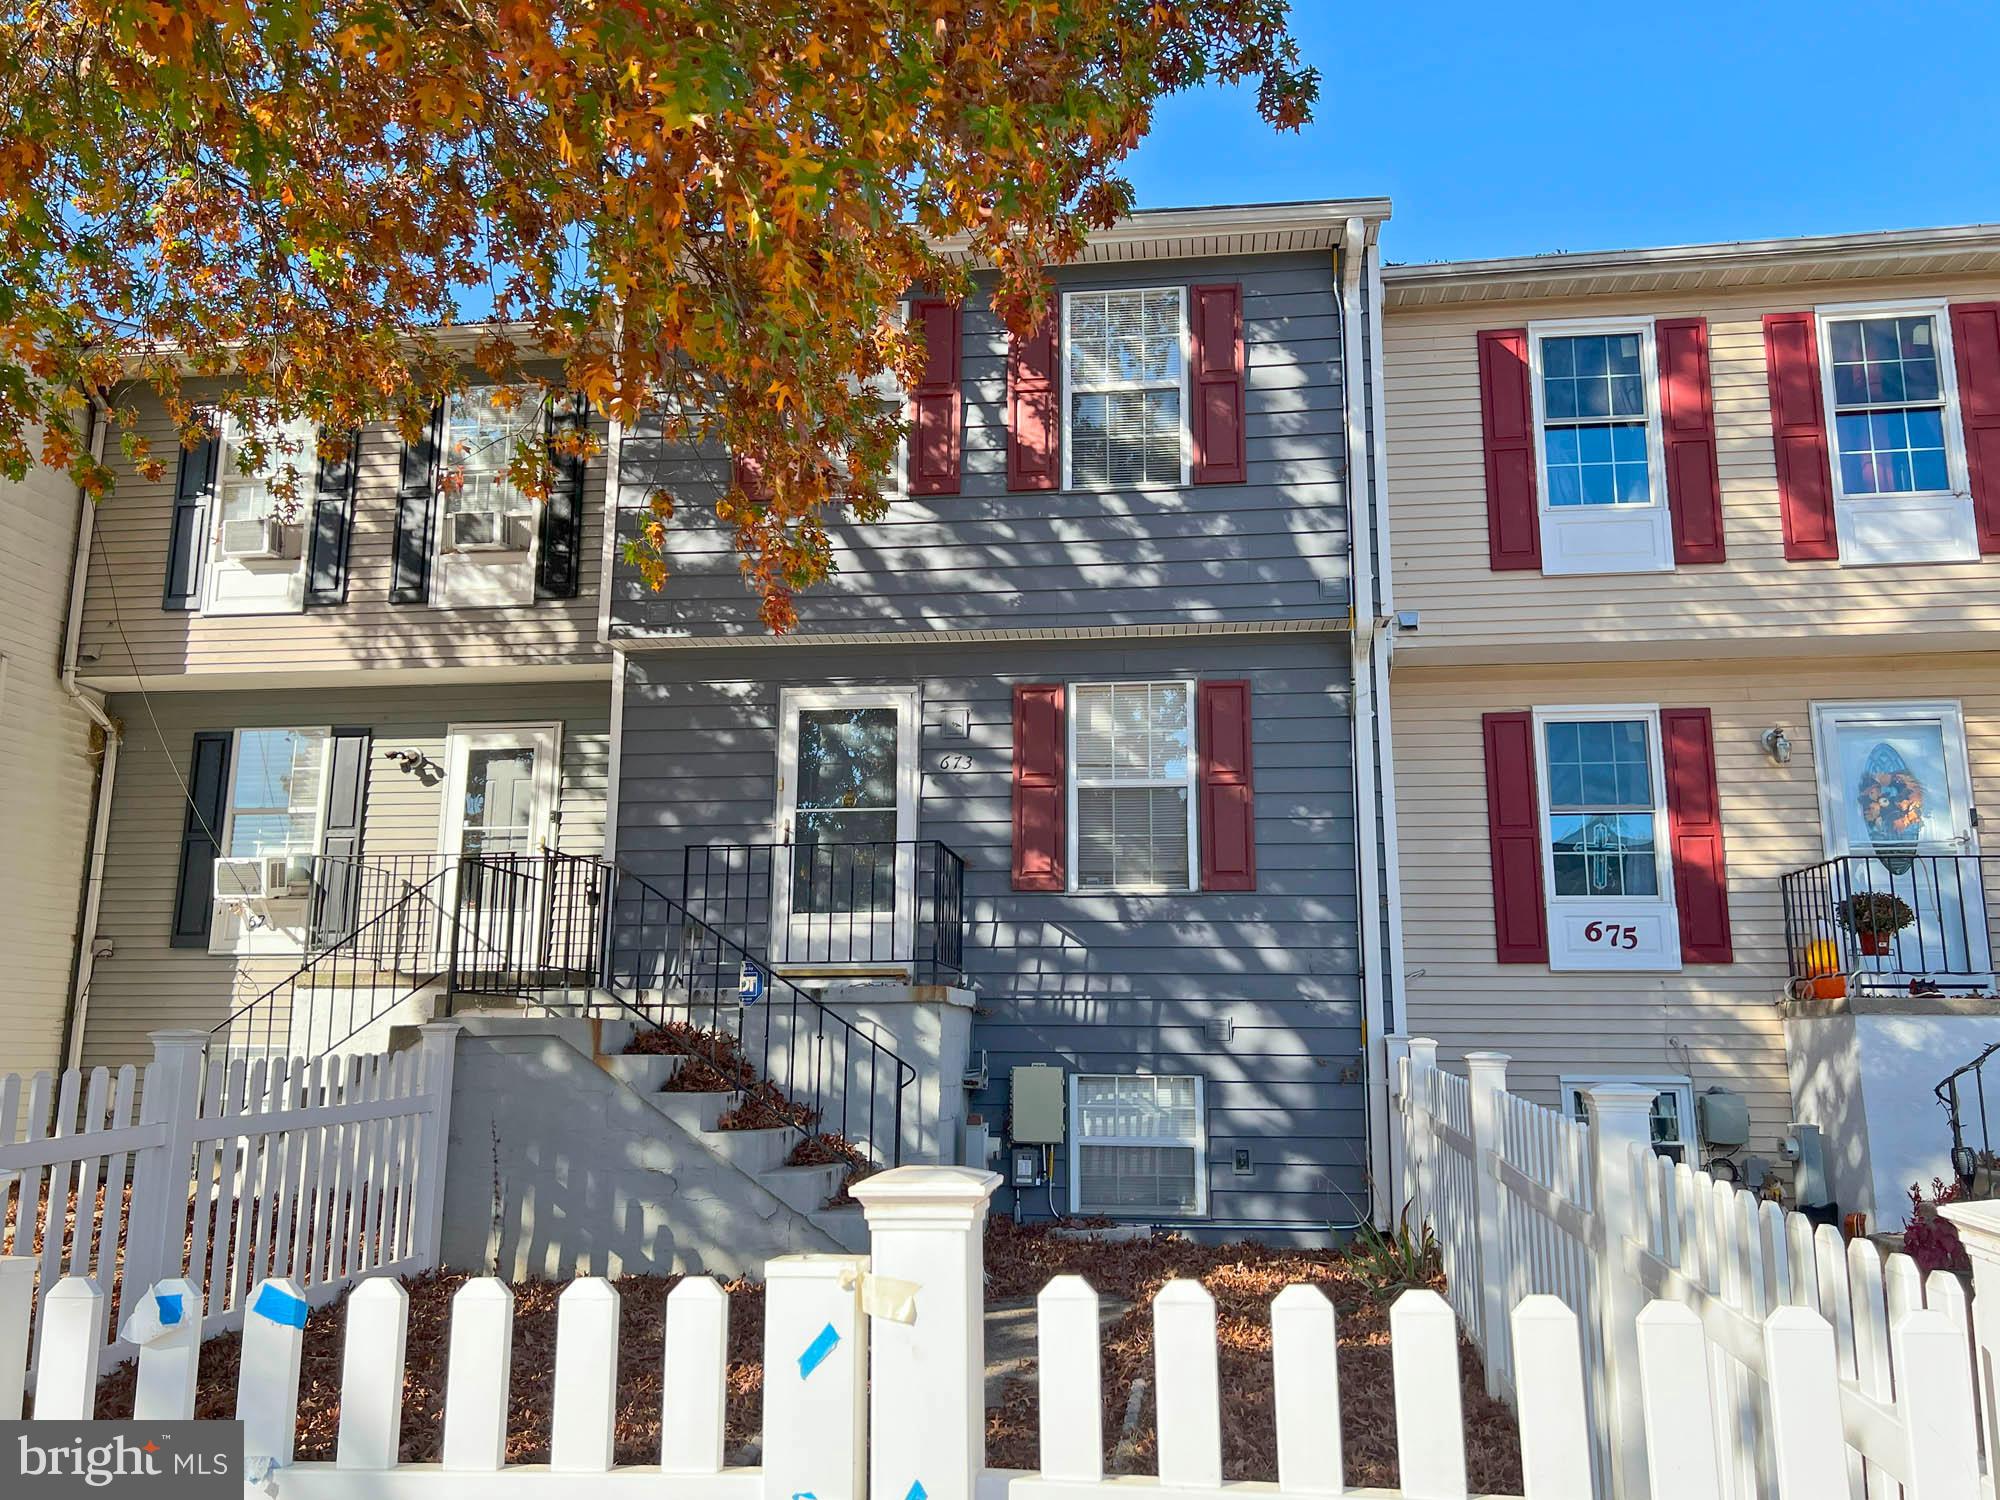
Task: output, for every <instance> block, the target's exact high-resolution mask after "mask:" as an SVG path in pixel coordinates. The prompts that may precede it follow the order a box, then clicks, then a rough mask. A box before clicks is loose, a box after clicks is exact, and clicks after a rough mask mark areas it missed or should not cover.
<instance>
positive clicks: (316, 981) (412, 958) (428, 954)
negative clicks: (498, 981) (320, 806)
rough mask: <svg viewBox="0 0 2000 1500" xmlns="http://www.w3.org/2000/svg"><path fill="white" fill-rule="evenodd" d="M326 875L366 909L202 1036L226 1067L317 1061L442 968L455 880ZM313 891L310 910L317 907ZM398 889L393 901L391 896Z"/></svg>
mask: <svg viewBox="0 0 2000 1500" xmlns="http://www.w3.org/2000/svg"><path fill="white" fill-rule="evenodd" d="M337 864H338V866H339V868H338V869H337V870H334V871H332V872H331V873H333V874H335V876H336V878H338V879H339V880H340V881H341V882H343V886H344V888H345V889H346V890H347V891H349V892H350V893H351V894H354V895H356V896H359V895H361V894H363V893H365V894H366V896H367V898H368V900H369V902H370V903H371V905H370V907H368V908H366V909H361V908H351V909H350V910H352V911H353V913H354V916H355V917H356V920H351V921H346V922H345V925H346V927H347V931H346V934H345V935H344V936H343V937H342V938H340V939H339V940H338V941H332V942H329V943H327V944H326V945H324V946H319V950H318V951H317V952H315V953H313V954H312V956H311V957H310V958H308V959H307V960H306V961H305V962H304V963H303V964H301V965H299V967H298V968H297V969H295V970H294V971H293V972H292V973H290V974H288V975H286V976H285V977H284V978H283V979H281V980H279V981H278V983H276V984H274V985H272V986H271V987H270V988H269V989H267V990H265V991H263V992H262V993H261V994H259V995H258V996H257V997H256V998H255V999H254V1000H251V1001H250V1002H249V1003H248V1004H246V1005H243V1006H241V1007H239V1008H238V1009H236V1010H235V1011H233V1012H232V1013H231V1014H230V1015H229V1017H228V1019H226V1020H224V1021H223V1022H222V1023H221V1024H220V1025H218V1026H215V1027H214V1028H212V1029H211V1030H210V1033H209V1035H210V1037H211V1041H210V1043H209V1050H210V1053H211V1055H219V1056H220V1057H221V1058H222V1059H223V1061H224V1063H225V1065H226V1064H227V1062H228V1060H229V1057H230V1056H231V1055H232V1054H238V1053H240V1054H245V1055H247V1054H250V1053H258V1054H263V1055H270V1054H283V1055H285V1056H290V1057H305V1058H316V1057H320V1056H322V1055H324V1054H325V1053H328V1052H331V1051H332V1050H333V1049H334V1048H336V1047H338V1046H340V1045H341V1044H342V1043H343V1042H346V1041H347V1040H349V1039H350V1038H352V1037H353V1036H355V1035H356V1034H357V1033H359V1032H361V1031H362V1030H364V1029H365V1028H366V1027H367V1026H369V1025H370V1024H371V1023H373V1022H375V1021H377V1020H380V1019H381V1018H382V1017H383V1016H385V1015H388V1014H389V1013H390V1012H391V1011H393V1010H395V1009H396V1007H397V1006H399V1005H401V1004H402V1003H403V1002H404V1001H405V1000H407V999H409V998H410V997H411V996H413V995H415V994H417V993H418V992H419V991H421V990H423V989H425V988H427V987H428V986H430V985H432V984H435V983H437V982H438V980H439V979H440V978H442V977H443V976H444V975H445V973H446V971H447V970H448V969H449V967H450V963H451V939H452V930H453V929H452V924H451V921H450V918H449V914H448V913H449V907H448V905H447V903H448V900H449V894H450V889H451V885H452V882H453V880H454V878H455V875H456V872H455V871H454V870H453V869H452V868H451V867H450V866H448V865H447V866H444V867H443V868H439V869H436V870H434V871H433V872H432V873H431V874H430V875H428V876H426V877H424V878H423V879H422V880H421V881H420V882H418V883H417V884H414V885H412V884H410V883H409V882H408V881H407V880H402V879H400V878H397V879H395V880H392V879H391V878H390V877H389V876H388V875H387V874H386V873H382V874H380V876H379V878H378V875H377V873H376V872H370V871H364V870H362V869H360V868H359V867H358V862H355V861H338V862H337ZM324 890H325V887H324V886H323V885H322V886H321V887H319V888H318V890H317V891H316V893H315V895H314V898H313V901H312V909H313V911H314V913H315V915H317V913H318V912H319V911H320V909H321V908H322V906H323V904H324ZM397 890H400V891H401V894H400V895H397V894H395V892H396V891H397Z"/></svg>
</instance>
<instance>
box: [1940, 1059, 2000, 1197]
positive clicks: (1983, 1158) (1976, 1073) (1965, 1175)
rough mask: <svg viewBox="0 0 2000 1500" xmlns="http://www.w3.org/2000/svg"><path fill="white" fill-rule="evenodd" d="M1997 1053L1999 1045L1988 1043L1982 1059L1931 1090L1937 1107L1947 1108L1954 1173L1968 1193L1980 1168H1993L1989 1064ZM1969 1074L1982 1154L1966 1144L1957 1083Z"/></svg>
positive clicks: (1962, 1068) (1970, 1063) (1957, 1070)
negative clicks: (1975, 1106)
mask: <svg viewBox="0 0 2000 1500" xmlns="http://www.w3.org/2000/svg"><path fill="white" fill-rule="evenodd" d="M1995 1053H2000V1042H1992V1043H1989V1044H1988V1045H1987V1047H1986V1049H1985V1050H1984V1051H1983V1052H1981V1053H1980V1054H1979V1056H1977V1057H1975V1058H1973V1060H1972V1061H1971V1062H1969V1063H1965V1064H1963V1065H1962V1066H1960V1067H1956V1068H1954V1069H1952V1070H1951V1072H1950V1073H1948V1074H1947V1075H1946V1076H1945V1077H1944V1078H1943V1079H1942V1080H1941V1081H1940V1082H1939V1083H1938V1086H1937V1087H1936V1088H1935V1089H1933V1090H1931V1092H1932V1093H1934V1094H1936V1095H1937V1100H1938V1103H1939V1104H1941V1105H1943V1106H1944V1112H1945V1119H1946V1121H1947V1122H1948V1123H1949V1124H1950V1126H1951V1169H1952V1171H1953V1173H1954V1174H1956V1175H1957V1177H1958V1180H1959V1181H1960V1182H1961V1183H1962V1184H1964V1186H1965V1187H1966V1188H1968V1189H1970V1188H1971V1186H1972V1184H1973V1181H1974V1179H1975V1178H1977V1176H1978V1175H1979V1169H1980V1167H1981V1166H1982V1165H1987V1166H1990V1165H1992V1164H1993V1134H1992V1131H1991V1129H1990V1127H1989V1124H1988V1121H1987V1116H1986V1061H1987V1059H1988V1058H1990V1057H1992V1056H1993V1055H1994V1054H1995ZM1968 1073H1970V1074H1971V1075H1972V1084H1973V1090H1974V1097H1975V1098H1976V1099H1977V1101H1978V1103H1979V1150H1978V1151H1976V1152H1975V1151H1974V1150H1973V1149H1972V1148H1971V1147H1970V1146H1968V1145H1966V1144H1965V1120H1964V1115H1963V1110H1962V1108H1961V1106H1960V1104H1959V1098H1958V1082H1959V1080H1960V1079H1961V1078H1963V1077H1965V1075H1966V1074H1968Z"/></svg>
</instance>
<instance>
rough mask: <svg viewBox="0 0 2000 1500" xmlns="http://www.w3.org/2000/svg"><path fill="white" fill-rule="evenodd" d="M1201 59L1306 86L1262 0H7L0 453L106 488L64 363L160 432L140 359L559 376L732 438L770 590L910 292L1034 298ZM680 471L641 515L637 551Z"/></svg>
mask: <svg viewBox="0 0 2000 1500" xmlns="http://www.w3.org/2000/svg"><path fill="white" fill-rule="evenodd" d="M1205 79H1220V80H1225V81H1236V80H1252V81H1254V83H1255V85H1256V89H1257V97H1258V104H1259V108H1260V110H1261V111H1262V113H1263V115H1264V117H1265V118H1266V119H1267V120H1269V121H1270V122H1271V123H1272V124H1273V125H1275V126H1279V127H1291V126H1296V125H1298V124H1300V123H1301V122H1303V121H1304V120H1305V119H1306V118H1307V117H1308V115H1309V113H1310V110H1311V107H1312V104H1313V100H1314V98H1315V95H1316V91H1317V76H1316V74H1315V73H1314V72H1313V71H1312V70H1310V69H1308V68H1305V67H1304V66H1302V64H1301V63H1300V60H1299V58H1298V56H1297V52H1296V49H1295V47H1294V46H1293V43H1292V41H1291V39H1290V37H1289V36H1288V34H1287V31H1286V7H1285V5H1284V4H1283V3H1282V0H1206V3H1186V4H1170V3H1160V0H813V3H810V4H804V3H780V0H548V3H537V4H533V5H530V4H526V3H523V0H444V3H440V4H432V5H409V4H406V3H401V0H331V3H326V4H320V5H308V4H305V3H302V0H37V3H32V4H31V3H28V0H0V473H6V474H10V475H18V474H19V473H20V472H22V471H23V469H24V468H25V466H26V464H27V463H28V462H29V461H30V460H31V459H34V458H39V459H41V460H42V461H44V462H49V463H55V464H59V465H60V466H62V467H65V468H67V469H69V470H70V472H71V473H72V474H73V475H75V476H76V477H77V479H78V480H79V482H83V483H87V484H89V485H90V486H91V487H92V489H93V491H94V492H96V491H102V490H104V489H105V488H106V487H107V486H108V485H109V482H110V476H109V474H108V473H107V472H105V471H104V470H102V469H99V468H98V467H97V466H96V465H95V464H94V463H93V462H92V460H91V459H90V456H89V451H90V450H89V447H88V444H87V442H86V441H85V438H84V420H83V418H84V409H85V403H86V402H87V401H90V400H95V401H97V402H98V403H100V404H101V405H102V406H104V407H105V408H106V409H107V410H108V412H109V415H110V419H111V422H112V431H113V435H114V436H115V438H116V441H117V442H118V443H119V444H120V446H121V447H122V448H123V450H124V451H125V453H126V454H127V456H128V458H129V460H130V461H131V462H132V463H133V464H134V465H136V466H137V467H138V468H139V469H140V470H141V472H146V473H158V472H161V470H162V469H163V467H164V463H165V461H166V460H167V459H170V458H171V453H168V454H165V455H162V454H160V453H158V452H155V451H153V450H152V448H151V447H150V446H149V445H148V444H147V442H146V441H145V439H144V438H143V437H141V436H140V435H139V433H138V431H137V430H136V411H135V409H134V395H135V393H136V392H137V391H139V390H140V389H142V388H146V387H150V388H152V389H154V390H156V391H158V392H159V393H160V395H161V396H162V398H163V399H164V400H165V402H166V405H167V408H168V410H169V412H170V413H171V414H172V416H173V418H174V420H175V421H176V422H177V423H178V424H179V425H180V426H181V428H182V431H183V435H184V437H188V438H192V437H193V436H194V435H195V433H196V432H197V431H199V430H200V429H201V428H202V426H203V425H204V424H205V423H209V422H212V421H213V420H214V413H215V412H216V411H217V410H228V411H231V412H233V413H235V414H236V415H237V416H238V417H239V418H242V419H244V420H246V421H249V420H270V419H273V418H278V419H283V418H290V417H297V416H305V417H309V418H311V419H313V420H314V421H316V422H318V423H320V424H321V425H322V426H323V427H325V428H326V429H328V430H330V431H342V432H344V431H348V430H351V429H352V428H353V427H355V426H356V425H358V424H359V423H361V422H363V421H368V420H384V419H387V420H393V421H395V422H396V423H397V424H398V425H399V426H400V427H401V428H402V429H403V430H404V431H405V432H414V431H417V430H419V429H420V428H421V426H422V424H423V422H424V420H425V414H426V413H428V411H429V410H430V409H431V407H432V406H433V405H434V404H435V403H436V402H437V401H438V400H440V399H441V398H442V397H443V396H444V395H446V394H448V393H449V392H451V391H453V390H457V389H462V388H463V387H464V386H465V385H466V384H467V383H468V382H469V381H472V380H475V379H477V380H478V381H480V382H482V383H483V382H486V381H489V380H490V381H496V382H508V383H523V382H526V383H540V384H542V385H544V386H545V387H547V388H555V387H558V386H560V387H566V388H569V389H574V390H579V391H582V392H583V393H584V394H585V395H586V396H587V398H588V399H589V401H590V403H591V405H592V406H593V407H594V408H595V409H596V410H597V412H599V413H600V414H602V415H604V416H607V417H616V418H618V419H619V420H621V421H623V422H626V423H628V424H631V423H635V422H638V421H639V420H640V419H641V415H642V413H644V414H645V421H646V422H647V423H648V424H649V428H650V427H657V428H658V429H659V430H660V432H661V435H662V436H663V437H664V438H665V439H666V440H667V441H669V442H675V443H702V444H708V445H711V446H712V447H713V448H717V449H724V450H727V451H729V452H733V453H742V454H754V455H756V456H757V457H758V459H759V465H758V469H759V473H760V475H761V478H760V482H759V484H758V486H757V490H756V492H755V493H754V494H753V493H748V492H745V491H743V490H741V489H737V490H733V491H732V492H731V493H730V494H728V495H727V496H726V497H725V498H724V500H723V502H722V503H721V505H720V506H719V507H718V514H719V515H720V517H721V519H722V522H723V524H724V525H726V526H728V527H729V528H730V529H731V530H732V532H733V536H734V541H735V545H736V548H737V551H738V553H739V555H740V558H741V563H742V568H743V573H744V576H745V579H746V582H747V584H748V586H749V587H751V588H752V589H754V590H755V591H756V592H757V593H758V594H759V595H760V596H761V598H762V611H763V618H764V620H765V623H766V624H767V625H768V626H769V627H770V628H772V629H773V630H784V629H787V628H789V627H790V626H791V625H792V624H793V623H794V621H795V618H796V610H795V604H794V598H795V596H796V594H797V593H798V592H799V591H801V590H803V589H807V588H810V587H811V586H812V585H813V584H814V583H816V582H818V581H819V580H820V579H822V578H824V577H825V576H826V574H827V572H828V570H829V568H830V566H831V562H832V558H831V551H830V544H829V540H828V530H827V528H828V526H829V525H830V524H832V522H833V521H834V520H836V519H837V518H840V517H843V516H855V517H861V518H864V519H865V518H867V517H870V516H874V515H878V514H880V511H881V507H882V504H883V501H882V499H881V490H882V488H883V486H884V484H885V482H886V481H887V479H888V477H889V470H890V468H891V466H892V465H893V463H894V461H895V453H896V444H897V439H898V437H899V435H900V427H901V423H902V420H903V413H902V412H901V411H900V410H899V409H898V408H897V406H896V405H895V404H894V403H893V402H888V401H885V400H884V399H883V396H882V394H881V393H882V391H883V389H884V388H885V386H886V385H888V384H890V383H892V382H893V381H900V382H902V383H903V384H905V385H907V384H908V383H909V382H910V381H911V380H912V379H913V378H914V376H915V374H916V372H917V370H918V369H919V367H920V365H921V358H922V356H921V350H920V349H918V348H917V347H916V341H915V339H914V338H912V337H911V335H910V334H909V333H907V332H906V331H905V330H904V328H903V327H902V326H901V323H900V320H899V318H898V316H897V312H896V309H897V307H898V304H899V303H900V302H901V301H902V299H904V298H905V297H906V296H907V295H908V294H909V292H910V290H911V289H912V288H914V287H926V288H934V289H937V290H939V291H942V292H945V293H947V294H952V293H959V292H962V291H963V290H964V289H965V288H966V285H967V275H968V271H969V270H970V269H972V268H975V267H978V266H982V265H983V266H987V267H992V268H995V269H997V271H998V273H999V277H998V290H997V297H998V302H999V308H1000V311H1001V313H1002V315H1003V316H1004V317H1006V318H1007V320H1008V321H1009V322H1010V323H1011V324H1013V325H1014V326H1016V327H1025V326H1028V324H1029V320H1030V319H1031V318H1033V317H1034V316H1037V315H1038V314H1039V311H1040V306H1039V304H1040V303H1041V302H1042V301H1043V299H1044V298H1045V297H1046V292H1045V290H1044V284H1043V283H1044V270H1045V267H1046V266H1047V265H1048V264H1050V263H1052V262H1060V261H1061V260H1063V259H1066V258H1068V257H1071V256H1073V255H1074V254H1075V253H1076V252H1077V250H1078V248H1079V247H1080V246H1081V244H1082V243H1083V239H1084V237H1085V235H1086V234H1087V233H1088V232H1089V230H1090V229H1091V228H1093V227H1096V226H1101V225H1103V224H1106V223H1108V222H1109V221H1110V220H1111V219H1113V218H1114V217H1116V216H1117V215H1118V214H1119V213H1121V212H1123V211H1124V210H1125V209H1126V208H1128V207H1129V205H1130V191H1129V189H1128V187H1127V186H1126V184H1125V183H1124V182H1123V181H1122V180H1121V179H1120V178H1119V177H1118V175H1117V169H1118V164H1119V162H1120V160H1121V159H1122V158H1123V156H1124V155H1125V154H1126V153H1127V152H1128V151H1129V150H1130V149H1131V147H1132V146H1133V145H1134V144H1136V142H1137V141H1138V140H1139V138H1140V137H1141V136H1142V135H1143V134H1144V132H1145V129H1146V127H1147V124H1148V122H1149V118H1150V111H1151V109H1152V107H1153V105H1154V103H1155V102H1156V101H1157V99H1158V98H1159V97H1160V96H1161V95H1162V94H1164V93H1167V92H1171V91H1173V90H1176V89H1181V88H1186V87H1190V86H1192V85H1194V84H1196V83H1199V82H1201V81H1203V80H1205ZM950 237H957V238H958V239H959V240H960V241H961V242H963V243H964V244H965V245H966V247H967V248H966V250H965V251H964V253H963V255H962V256H951V257H946V256H944V255H941V254H940V253H939V252H938V251H937V250H936V249H935V243H936V241H938V240H940V239H945V238H950ZM468 315H476V316H477V317H479V318H480V319H483V320H487V321H486V323H485V326H484V327H483V328H482V329H480V330H478V331H476V332H472V333H468V332H466V331H465V330H464V329H463V328H462V326H458V327H455V326H454V325H461V324H462V321H463V320H464V319H465V318H466V317H467V316H468ZM37 430H39V432H40V433H41V434H42V436H41V438H40V443H41V447H40V449H39V451H35V450H33V449H32V448H31V445H30V442H29V434H31V433H32V432H34V431H37ZM600 430H601V428H600ZM308 457H309V456H308ZM546 469H547V457H546V455H545V454H541V453H537V452H532V451H527V445H524V451H523V452H521V453H520V454H518V455H516V464H515V477H516V479H517V481H518V482H520V483H522V484H523V485H524V486H525V487H527V488H529V489H530V490H531V491H533V492H536V493H545V492H546V487H547V483H548V479H549V476H548V474H547V473H546V472H545V471H546ZM685 513H686V506H685V504H684V497H680V496H676V495H673V494H670V493H664V492H663V493H660V494H658V495H655V496H652V497H650V500H649V502H648V503H647V504H646V506H645V507H644V509H643V510H642V511H641V513H640V524H639V530H638V533H637V534H636V535H634V536H633V537H631V538H630V540H629V542H628V545H627V555H628V558H629V559H630V560H631V561H632V562H633V563H634V564H635V565H636V566H637V567H638V568H639V570H640V571H641V573H642V575H643V576H644V577H645V578H646V580H647V582H648V583H649V584H650V585H651V586H653V587H655V588H660V587H666V586H667V585H668V582H669V574H668V566H669V559H670V557H671V546H670V540H671V538H670V527H671V526H672V524H673V523H674V520H675V517H676V515H677V514H685Z"/></svg>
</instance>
